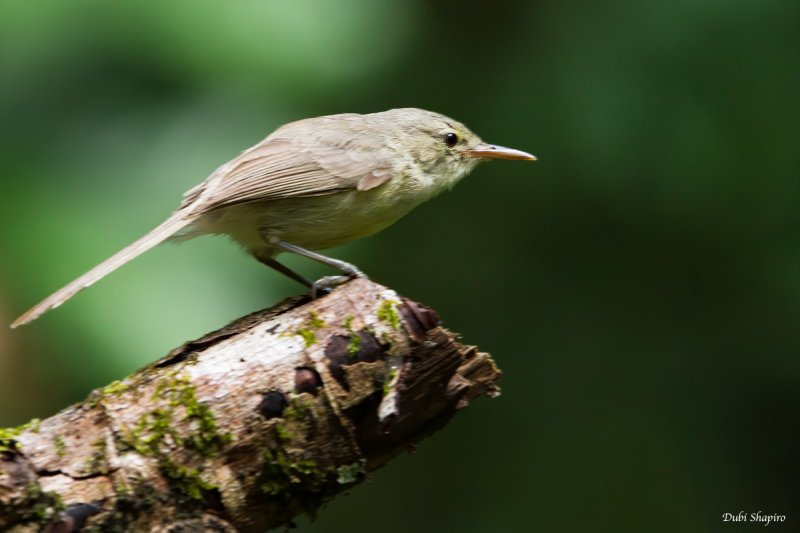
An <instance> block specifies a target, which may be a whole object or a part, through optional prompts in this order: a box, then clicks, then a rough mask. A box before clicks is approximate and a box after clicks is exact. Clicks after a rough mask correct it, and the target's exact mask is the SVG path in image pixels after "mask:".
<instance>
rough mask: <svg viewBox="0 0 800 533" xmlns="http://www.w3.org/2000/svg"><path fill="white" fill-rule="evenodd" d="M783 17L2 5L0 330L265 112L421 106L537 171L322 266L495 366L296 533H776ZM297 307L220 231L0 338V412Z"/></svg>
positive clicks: (357, 1)
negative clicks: (339, 270)
mask: <svg viewBox="0 0 800 533" xmlns="http://www.w3.org/2000/svg"><path fill="white" fill-rule="evenodd" d="M798 21H800V4H798V3H797V2H784V1H774V0H764V1H759V2H742V1H739V2H736V1H718V0H716V1H714V0H712V1H707V2H696V1H688V0H678V1H674V2H653V1H645V2H634V1H630V0H627V1H626V0H611V1H609V2H602V3H601V2H589V1H583V2H580V1H574V2H511V1H508V2H503V3H499V4H497V3H496V4H494V5H492V4H490V3H486V2H473V1H471V0H465V1H462V2H459V3H457V4H453V3H445V2H442V3H438V2H437V3H434V2H424V1H422V0H417V1H408V2H388V1H384V2H374V1H369V0H339V1H338V2H323V1H321V0H318V1H311V0H296V1H293V2H287V1H279V0H272V1H269V0H265V1H258V2H257V1H243V0H239V1H235V2H210V1H196V0H193V1H189V0H180V1H179V0H173V1H170V2H157V1H155V0H148V1H138V2H127V1H124V2H114V3H106V2H99V1H72V2H55V1H43V2H13V1H8V0H0V76H1V79H0V227H2V228H3V229H2V231H1V232H0V319H2V321H3V322H4V323H8V322H10V321H11V320H12V319H13V317H15V316H16V315H18V314H20V313H21V312H22V311H24V310H25V309H27V308H28V307H29V306H30V305H32V304H33V303H35V302H36V301H38V300H39V299H40V298H42V297H44V296H46V295H47V294H48V293H49V292H51V291H53V290H55V289H57V288H58V287H60V286H61V285H62V284H64V283H66V282H67V281H69V280H70V279H72V278H73V277H76V276H77V275H79V274H81V273H82V272H84V271H85V270H86V269H88V268H89V267H91V266H93V265H94V264H95V263H97V262H99V261H100V260H102V259H104V258H105V257H107V256H108V255H110V254H111V253H113V252H114V251H116V250H117V249H119V248H121V247H122V246H124V245H126V244H128V243H129V242H130V241H132V240H133V239H135V238H136V237H138V236H139V235H141V234H143V233H144V232H145V231H147V230H149V229H150V228H151V227H153V226H155V225H156V224H157V223H158V222H160V221H161V220H162V219H163V218H164V217H165V216H166V215H167V214H168V213H169V212H170V211H171V209H173V208H174V207H175V206H176V205H177V203H178V201H179V199H180V195H181V193H182V192H183V191H184V190H186V189H188V188H190V187H191V186H193V185H194V184H196V183H197V182H199V181H200V180H202V179H203V178H204V177H205V176H206V175H208V174H209V173H210V172H211V171H212V170H213V169H214V168H216V166H218V165H219V164H221V163H223V162H224V161H226V160H228V159H230V158H231V157H233V156H234V155H235V154H236V153H238V151H240V150H242V149H244V148H246V147H247V146H250V145H252V144H254V143H255V142H257V141H259V140H260V139H261V138H262V137H263V136H265V135H266V134H268V133H269V132H270V131H272V130H273V129H274V128H276V127H277V126H279V125H280V124H282V123H284V122H287V121H290V120H294V119H298V118H303V117H307V116H314V115H320V114H329V113H337V112H346V111H347V112H370V111H380V110H384V109H388V108H391V107H400V106H417V107H424V108H428V109H432V110H436V111H439V112H442V113H445V114H448V115H451V116H453V117H454V118H456V119H458V120H461V121H463V122H465V123H466V124H467V125H469V126H470V127H471V128H472V129H473V130H475V131H476V132H478V133H479V134H480V135H482V136H483V137H484V139H486V140H488V141H490V142H496V143H499V144H503V145H508V146H514V147H517V148H520V149H523V150H528V151H531V152H532V153H535V154H536V155H537V156H539V158H540V159H539V161H538V162H536V163H534V164H521V163H510V162H495V163H491V164H487V165H483V166H481V167H479V168H478V169H477V170H476V171H475V172H474V174H473V175H472V176H471V177H469V178H468V179H466V180H465V181H464V182H462V183H461V184H460V185H459V186H458V187H457V188H456V189H455V190H454V191H453V192H452V193H450V194H448V195H444V196H442V197H441V198H438V199H436V200H434V201H432V202H429V203H428V204H425V205H423V206H421V207H420V208H419V209H417V210H416V211H415V212H414V213H412V214H411V215H410V216H409V217H407V218H406V219H404V220H402V221H401V222H399V223H398V224H396V225H395V226H393V227H391V228H389V229H388V230H386V231H384V232H383V233H381V234H379V235H377V236H375V237H372V238H369V239H366V240H364V241H361V242H358V243H354V244H351V245H349V246H347V247H344V248H343V249H341V250H336V251H335V252H334V254H335V255H338V256H341V257H343V258H346V259H348V260H352V261H354V262H356V263H357V264H359V265H360V266H361V267H362V268H363V269H364V270H365V271H366V272H368V273H370V274H371V275H372V277H373V278H374V279H375V280H377V281H379V282H381V283H384V284H387V285H389V286H391V287H393V288H395V289H397V290H398V291H400V292H402V293H403V294H405V295H406V296H409V297H411V298H415V299H418V300H420V301H423V302H425V303H427V304H429V305H431V306H433V307H434V308H435V309H437V310H438V311H439V312H440V314H441V316H442V317H443V319H444V321H445V325H447V326H448V327H450V328H452V329H454V330H457V331H460V332H462V333H463V335H464V338H465V340H466V341H467V342H470V343H475V344H478V345H479V346H480V347H481V348H482V349H485V350H488V351H490V352H492V353H493V354H494V355H495V357H496V358H497V359H498V361H499V363H500V365H501V367H502V368H503V369H504V371H505V377H504V378H503V381H502V384H503V389H504V390H503V395H502V396H501V397H500V398H499V399H497V400H494V401H489V400H481V401H477V402H476V403H475V404H474V405H473V406H471V407H470V408H469V409H468V410H467V411H465V412H464V413H463V414H461V415H460V416H458V417H457V418H456V419H455V420H454V421H453V422H452V423H451V424H450V425H449V426H448V428H447V429H446V430H444V431H442V432H441V433H439V434H437V435H435V436H434V437H432V438H430V439H428V440H426V441H425V442H423V443H422V444H421V446H420V453H419V454H417V455H409V456H404V457H401V458H399V459H397V460H396V461H395V462H393V463H392V464H390V465H389V466H388V467H387V468H385V469H383V470H381V471H380V472H378V473H376V474H375V475H374V476H373V480H372V483H369V484H367V485H364V486H362V487H359V488H357V489H354V490H353V491H352V493H351V495H350V496H349V497H343V498H339V499H337V500H335V501H334V502H333V503H332V504H331V505H330V506H329V507H328V509H327V510H325V511H324V512H322V514H321V516H320V518H319V519H318V521H317V522H316V523H314V524H310V525H309V524H308V523H307V521H301V523H302V525H301V528H300V530H301V531H342V530H345V529H346V530H347V531H350V532H353V533H355V532H359V531H364V532H366V531H370V532H371V531H384V532H401V531H417V532H428V531H430V532H434V531H437V532H438V531H460V532H481V533H483V532H486V531H536V530H542V531H554V530H555V531H580V530H609V529H611V530H617V531H641V530H645V531H710V530H716V529H721V528H722V523H721V520H720V516H721V514H722V513H724V512H733V513H736V512H738V511H739V510H745V511H746V512H751V511H753V512H754V511H758V510H761V511H762V512H764V513H780V514H787V515H790V516H789V519H788V520H791V519H792V516H791V513H792V511H796V510H797V502H798V501H800V489H798V486H797V479H798V477H800V472H799V471H798V470H799V469H798V462H797V461H796V459H795V456H796V443H797V442H798V439H799V438H800V423H798V415H797V414H798V411H799V410H800V397H799V396H798V394H797V391H798V386H799V385H800V357H798V349H797V344H798V343H797V330H796V329H795V328H796V327H797V324H798V323H799V322H800V207H799V205H800V179H799V178H800V156H798V153H800V152H798V149H797V143H798V123H799V122H800V109H799V104H798V94H800V69H799V68H798V58H799V57H800V32H798V31H797V23H798ZM290 264H291V265H293V266H294V267H296V268H298V269H300V270H301V271H303V272H305V273H306V274H307V275H309V276H313V275H318V274H321V273H323V272H324V270H321V269H319V268H318V267H317V266H315V265H309V264H308V262H305V261H302V260H300V259H292V260H291V261H290ZM296 292H299V287H297V286H295V285H293V284H292V283H291V282H289V281H287V280H284V279H282V278H281V276H280V275H278V274H275V273H272V272H268V271H266V269H264V268H263V267H262V266H261V265H259V264H257V263H256V262H255V261H252V260H251V259H249V258H247V257H246V256H245V255H244V254H241V253H239V252H238V251H237V250H236V249H235V246H233V245H231V244H230V243H229V242H227V241H226V240H224V239H220V238H213V237H204V238H200V239H196V240H194V241H190V242H187V243H184V244H181V245H180V246H161V247H158V248H157V249H155V250H153V251H151V252H149V253H148V254H146V255H145V256H142V257H141V258H139V259H137V260H136V261H134V262H132V263H131V264H129V265H126V266H125V267H124V268H122V269H121V270H119V271H118V272H115V273H114V274H113V275H111V276H109V277H108V278H107V279H105V280H103V281H101V282H100V283H99V284H98V285H96V286H95V287H93V288H92V289H91V290H89V291H86V292H85V293H83V294H81V295H80V296H78V297H77V298H75V299H74V300H73V301H70V302H69V303H68V304H66V305H65V306H64V308H62V309H59V310H58V311H56V312H53V313H51V314H48V315H46V316H45V317H44V318H43V319H40V320H39V321H37V322H35V323H34V324H33V325H31V326H28V327H26V328H23V329H21V330H17V331H14V332H11V331H10V330H3V329H2V328H0V425H15V424H19V423H22V422H24V421H26V420H27V419H28V418H30V417H33V416H38V417H46V416H48V415H50V414H52V413H53V412H55V411H56V410H58V409H59V408H62V407H64V406H66V405H68V404H69V403H70V402H74V401H78V400H80V399H82V398H83V397H85V396H86V395H87V394H88V393H89V391H90V390H91V389H92V388H94V387H98V386H101V385H104V384H106V383H108V382H110V381H111V380H113V379H117V378H120V377H122V376H124V375H126V374H127V373H129V372H131V371H133V370H135V369H136V368H138V367H140V366H142V365H144V364H146V363H147V362H149V361H151V360H153V359H154V358H156V357H158V356H159V355H162V354H164V353H166V352H167V351H168V350H169V349H171V348H173V347H174V346H177V345H178V344H180V343H181V342H183V341H185V340H187V339H191V338H194V337H197V336H199V335H201V334H203V333H204V332H206V331H208V330H210V329H213V328H216V327H218V326H220V325H222V324H224V323H226V322H227V321H229V320H231V319H233V318H235V317H237V316H240V315H243V314H246V313H248V312H250V311H253V310H255V309H259V308H262V307H266V306H269V305H270V304H272V303H274V302H276V301H277V300H279V299H280V298H282V297H283V296H286V295H290V294H294V293H296ZM726 526H727V524H726Z"/></svg>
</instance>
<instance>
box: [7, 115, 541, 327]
mask: <svg viewBox="0 0 800 533" xmlns="http://www.w3.org/2000/svg"><path fill="white" fill-rule="evenodd" d="M490 159H512V160H535V159H536V157H535V156H533V155H531V154H529V153H527V152H523V151H521V150H515V149H512V148H506V147H503V146H497V145H492V144H488V143H485V142H483V141H482V140H481V139H480V137H478V136H477V135H475V134H474V133H473V132H471V131H470V130H469V129H468V128H467V127H466V126H464V125H463V124H461V123H460V122H457V121H455V120H453V119H451V118H448V117H446V116H444V115H441V114H439V113H435V112H432V111H426V110H424V109H418V108H399V109H390V110H388V111H382V112H377V113H368V114H356V113H343V114H336V115H327V116H320V117H315V118H307V119H303V120H298V121H295V122H291V123H288V124H285V125H283V126H281V127H279V128H278V129H276V130H275V131H274V132H272V133H271V134H269V135H268V136H267V137H266V138H265V139H264V140H262V141H261V142H259V143H258V144H256V145H254V146H252V147H251V148H249V149H247V150H245V151H244V152H242V153H241V154H240V155H239V156H237V157H235V158H234V159H232V160H231V161H229V162H227V163H225V164H223V165H222V166H220V167H219V168H217V169H216V170H215V171H214V172H213V173H212V174H211V175H210V176H209V177H208V178H207V179H206V180H205V181H203V182H202V183H200V184H199V185H197V186H195V187H193V188H192V189H190V190H189V191H187V192H186V193H185V194H184V196H183V200H182V202H181V203H180V205H179V207H178V208H177V209H176V210H175V211H174V212H173V213H172V214H171V215H170V216H169V217H168V218H167V219H166V220H165V221H164V222H162V223H161V224H159V225H158V226H157V227H156V228H155V229H153V230H152V231H150V232H149V233H147V234H146V235H144V236H143V237H141V238H140V239H138V240H136V241H135V242H133V243H132V244H130V245H129V246H127V247H125V248H123V249H122V250H120V251H119V252H117V253H116V254H114V255H112V256H111V257H109V258H108V259H106V260H105V261H103V262H102V263H100V264H99V265H97V266H96V267H94V268H93V269H91V270H89V271H88V272H86V273H85V274H83V275H82V276H80V277H78V278H77V279H75V280H74V281H72V282H70V283H68V284H67V285H65V286H64V287H63V288H61V289H59V290H58V291H56V292H54V293H53V294H51V295H50V296H48V297H47V298H45V299H44V300H42V301H41V302H40V303H38V304H36V305H35V306H34V307H32V308H31V309H30V310H28V311H27V312H25V313H24V314H23V315H21V316H20V317H19V318H17V319H16V320H15V321H14V322H13V323H12V324H11V327H12V328H16V327H18V326H21V325H23V324H27V323H29V322H31V321H33V320H35V319H36V318H38V317H39V316H41V315H42V314H44V313H45V312H47V311H49V310H51V309H54V308H56V307H58V306H60V305H61V304H63V303H64V302H65V301H67V300H68V299H70V298H71V297H73V296H74V295H75V294H77V293H78V292H79V291H81V290H83V289H85V288H87V287H89V286H90V285H92V284H94V283H95V282H96V281H98V280H99V279H101V278H103V277H105V276H106V275H108V274H109V273H111V272H112V271H114V270H116V269H117V268H119V267H120V266H122V265H124V264H125V263H127V262H128V261H130V260H132V259H134V258H135V257H137V256H139V255H140V254H142V253H144V252H146V251H147V250H149V249H150V248H152V247H153V246H155V245H157V244H159V243H160V242H162V241H165V240H167V239H185V238H191V237H196V236H198V235H206V234H222V235H228V236H229V237H231V238H232V239H233V240H234V241H236V242H238V243H239V244H240V245H241V246H242V247H243V248H244V249H245V250H246V251H247V252H248V253H250V254H251V255H252V256H253V257H255V258H256V259H257V260H258V261H260V262H261V263H263V264H265V265H267V266H269V267H271V268H274V269H275V270H277V271H279V272H281V273H283V274H285V275H287V276H289V277H290V278H292V279H294V280H296V281H298V282H300V283H301V284H303V285H306V286H308V287H310V288H311V289H312V294H313V295H314V296H316V295H317V294H318V293H319V292H320V291H324V290H326V289H328V288H329V287H332V286H335V285H337V284H339V283H342V282H344V281H347V280H349V279H351V278H355V277H360V278H366V277H367V276H366V274H364V273H363V272H362V271H361V270H359V269H358V267H356V266H355V265H353V264H350V263H348V262H345V261H342V260H339V259H335V258H332V257H328V256H325V255H322V254H319V253H318V252H317V251H318V250H325V249H327V248H331V247H334V246H338V245H341V244H345V243H348V242H350V241H353V240H356V239H361V238H363V237H367V236H369V235H372V234H374V233H376V232H378V231H380V230H382V229H384V228H386V227H387V226H389V225H391V224H393V223H394V222H396V221H397V220H398V219H400V218H401V217H403V216H404V215H406V214H407V213H408V212H409V211H411V210H412V209H413V208H414V207H416V206H417V205H419V204H421V203H422V202H425V201H427V200H429V199H431V198H433V197H434V196H436V195H438V194H439V193H441V192H443V191H446V190H448V189H450V188H452V187H453V186H454V185H455V184H456V183H457V182H458V181H459V180H461V178H463V177H464V176H466V175H467V174H468V173H469V172H470V171H471V170H472V169H473V168H474V167H475V166H476V165H477V164H478V163H479V162H481V161H487V160H490ZM284 252H291V253H295V254H298V255H301V256H305V257H307V258H309V259H312V260H315V261H318V262H320V263H323V264H326V265H328V266H330V267H332V268H333V269H336V270H338V271H340V272H341V275H335V276H324V277H323V278H320V279H319V280H316V281H314V282H312V281H310V280H308V279H306V278H305V277H303V276H301V275H300V274H298V273H296V272H294V271H293V270H290V269H289V268H287V267H286V266H285V265H283V264H282V263H279V262H278V261H277V260H276V259H275V257H276V256H277V255H278V254H280V253H284Z"/></svg>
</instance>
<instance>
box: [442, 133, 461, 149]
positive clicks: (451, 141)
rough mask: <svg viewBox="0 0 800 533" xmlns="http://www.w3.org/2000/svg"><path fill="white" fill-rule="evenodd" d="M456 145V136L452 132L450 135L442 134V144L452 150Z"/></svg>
mask: <svg viewBox="0 0 800 533" xmlns="http://www.w3.org/2000/svg"><path fill="white" fill-rule="evenodd" d="M456 143H458V135H456V134H455V133H453V132H452V131H451V132H450V133H445V134H444V144H446V145H447V146H449V147H450V148H452V147H453V146H455V145H456Z"/></svg>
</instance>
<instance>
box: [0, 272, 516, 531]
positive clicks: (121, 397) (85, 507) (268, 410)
mask: <svg viewBox="0 0 800 533" xmlns="http://www.w3.org/2000/svg"><path fill="white" fill-rule="evenodd" d="M438 322H439V321H438V317H437V316H436V314H435V312H434V311H432V310H431V309H429V308H427V307H425V306H422V305H420V304H417V303H414V302H411V301H409V300H406V299H405V298H402V297H400V296H398V295H397V294H396V293H395V292H394V291H392V290H390V289H387V288H385V287H382V286H380V285H377V284H375V283H372V282H370V281H367V280H360V279H359V280H354V281H352V282H349V283H347V284H345V285H342V286H340V287H338V288H337V289H336V290H334V291H333V292H332V293H331V294H329V295H327V296H325V297H324V298H320V299H318V300H314V301H311V300H310V299H309V298H308V297H307V296H303V297H296V298H293V299H290V300H288V301H286V302H284V303H282V304H279V305H278V306H276V307H274V308H272V309H268V310H265V311H260V312H257V313H254V314H251V315H248V316H246V317H243V318H241V319H239V320H236V321H235V322H233V323H231V324H229V325H228V326H226V327H224V328H222V329H220V330H218V331H215V332H213V333H209V334H208V335H206V336H204V337H202V338H200V339H198V340H195V341H192V342H188V343H186V344H185V345H183V346H181V347H180V348H177V349H175V350H173V351H172V352H171V353H170V354H168V355H167V356H166V357H164V358H163V359H161V360H159V361H157V362H155V363H153V364H151V365H149V366H147V367H145V368H143V369H142V370H140V371H138V372H137V373H135V374H133V375H132V376H130V377H128V378H126V379H124V380H122V381H117V382H114V383H112V384H110V385H108V386H107V387H104V388H102V389H98V390H95V391H93V392H92V393H91V394H90V395H89V397H88V398H87V399H86V400H85V401H83V402H81V403H79V404H76V405H73V406H71V407H68V408H67V409H65V410H63V411H61V412H60V413H58V414H56V415H54V416H52V417H50V418H48V419H45V420H42V421H38V420H34V421H32V422H31V423H29V424H26V425H25V426H22V427H20V428H15V429H8V430H0V529H2V530H3V531H6V530H9V531H19V532H22V531H41V530H44V531H49V532H51V533H55V532H59V533H60V532H69V531H80V530H89V529H93V530H95V531H174V532H177V531H236V532H251V531H264V530H266V529H270V528H274V527H277V526H280V525H285V524H289V523H291V519H292V517H294V516H296V515H298V514H300V513H302V512H306V513H310V514H312V515H313V513H314V512H315V511H316V510H317V509H318V508H319V507H320V505H321V504H322V503H324V502H325V501H326V500H328V499H330V498H331V497H333V496H334V495H335V494H337V493H339V492H341V491H343V490H345V489H347V488H349V487H352V486H354V485H355V484H357V483H359V482H361V481H363V480H364V478H365V476H366V475H367V473H369V472H371V471H373V470H375V469H377V468H379V467H380V466H381V465H383V464H384V463H386V462H387V461H388V460H390V459H391V458H392V457H394V456H395V455H397V454H398V453H400V452H402V451H403V450H406V449H409V448H410V447H413V445H414V444H415V443H416V442H418V441H419V440H420V439H422V438H424V437H425V436H427V435H429V434H431V433H433V432H434V431H436V430H437V429H439V428H441V427H442V426H443V425H444V424H445V423H447V421H448V420H449V419H450V417H452V416H453V415H454V414H455V412H456V411H457V410H459V409H461V408H463V407H465V406H466V405H467V403H468V401H469V400H472V399H473V398H476V397H477V396H480V395H482V394H488V395H489V396H492V397H493V396H496V395H497V394H498V389H497V388H496V387H495V384H494V383H495V381H496V380H497V379H498V378H499V376H500V371H499V370H498V369H497V368H496V366H495V364H494V362H493V361H492V359H491V357H490V356H489V355H488V354H485V353H481V352H478V351H477V350H476V349H475V347H471V346H464V345H462V344H460V343H459V342H457V340H456V335H455V334H453V333H451V332H449V331H447V330H446V329H443V328H441V327H439V326H438Z"/></svg>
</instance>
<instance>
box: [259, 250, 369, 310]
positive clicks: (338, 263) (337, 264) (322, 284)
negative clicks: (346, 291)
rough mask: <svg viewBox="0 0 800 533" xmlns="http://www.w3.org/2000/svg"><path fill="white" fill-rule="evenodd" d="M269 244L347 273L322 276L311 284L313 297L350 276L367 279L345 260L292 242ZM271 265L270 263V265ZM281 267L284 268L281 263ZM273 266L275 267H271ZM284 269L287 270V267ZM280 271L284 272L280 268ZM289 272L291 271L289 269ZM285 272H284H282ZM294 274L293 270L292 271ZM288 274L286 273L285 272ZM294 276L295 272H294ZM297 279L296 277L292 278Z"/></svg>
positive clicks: (350, 277)
mask: <svg viewBox="0 0 800 533" xmlns="http://www.w3.org/2000/svg"><path fill="white" fill-rule="evenodd" d="M271 244H273V245H275V246H277V247H279V248H283V249H284V250H286V251H287V252H292V253H296V254H297V255H302V256H303V257H308V258H309V259H313V260H314V261H317V262H319V263H322V264H323V265H328V266H329V267H332V268H335V269H336V270H340V271H342V272H344V273H345V274H347V275H346V276H324V277H322V278H320V279H318V280H317V281H315V282H314V283H312V284H311V296H312V297H313V298H316V297H317V293H318V292H319V291H320V290H321V289H326V288H328V287H332V286H333V285H338V284H340V283H344V282H345V281H348V280H350V279H352V278H364V279H369V278H368V277H367V275H366V274H364V273H363V272H361V270H359V269H358V267H357V266H355V265H353V264H351V263H348V262H346V261H342V260H340V259H334V258H332V257H328V256H325V255H322V254H318V253H316V252H312V251H310V250H306V249H305V248H301V247H299V246H295V245H294V244H289V243H288V242H284V241H274V242H272V243H271ZM270 266H272V265H270ZM281 267H282V268H286V267H284V266H283V265H281ZM273 268H275V267H273ZM286 270H289V269H288V268H287V269H286ZM281 272H284V271H283V270H281ZM290 272H291V271H290ZM284 273H286V272H284ZM292 274H294V272H292ZM287 275H288V274H287ZM294 275H295V276H296V275H297V274H294ZM294 279H297V278H294Z"/></svg>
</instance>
